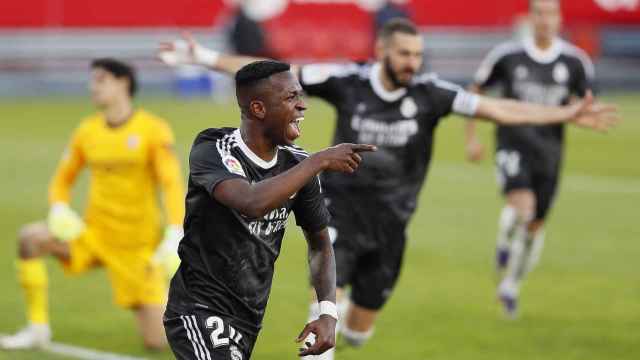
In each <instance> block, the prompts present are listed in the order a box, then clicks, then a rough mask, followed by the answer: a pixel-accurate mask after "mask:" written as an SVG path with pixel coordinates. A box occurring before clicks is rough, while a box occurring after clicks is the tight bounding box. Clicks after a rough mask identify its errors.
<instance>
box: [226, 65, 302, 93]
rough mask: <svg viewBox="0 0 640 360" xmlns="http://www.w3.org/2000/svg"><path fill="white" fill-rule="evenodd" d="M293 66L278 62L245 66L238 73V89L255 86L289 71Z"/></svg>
mask: <svg viewBox="0 0 640 360" xmlns="http://www.w3.org/2000/svg"><path fill="white" fill-rule="evenodd" d="M290 69H291V65H289V64H287V63H284V62H281V61H276V60H259V61H254V62H252V63H250V64H247V65H245V66H243V67H242V68H241V69H240V70H238V72H237V73H236V77H235V79H236V87H248V86H253V85H255V84H257V83H258V82H260V81H261V80H264V79H266V78H268V77H270V76H271V75H273V74H277V73H281V72H285V71H289V70H290Z"/></svg>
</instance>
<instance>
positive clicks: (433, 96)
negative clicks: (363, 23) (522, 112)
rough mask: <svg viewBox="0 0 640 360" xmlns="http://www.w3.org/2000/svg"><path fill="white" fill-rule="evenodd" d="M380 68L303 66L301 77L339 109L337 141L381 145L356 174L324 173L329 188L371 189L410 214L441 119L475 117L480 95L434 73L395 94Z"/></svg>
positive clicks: (304, 84)
mask: <svg viewBox="0 0 640 360" xmlns="http://www.w3.org/2000/svg"><path fill="white" fill-rule="evenodd" d="M380 70H381V64H379V63H374V64H342V65H338V64H318V65H316V64H311V65H305V66H302V67H301V69H300V76H299V78H300V83H301V84H302V87H303V89H304V90H305V92H306V93H307V94H308V95H310V96H317V97H320V98H322V99H324V100H326V101H328V102H329V103H331V104H332V105H333V106H334V107H335V109H336V111H337V123H336V128H335V132H334V136H333V143H334V144H339V143H365V144H373V145H377V147H378V151H376V152H373V153H365V154H364V156H363V159H364V161H363V162H362V163H361V164H360V167H359V168H358V170H357V171H356V172H355V173H354V174H342V173H324V174H323V181H324V185H325V186H326V188H327V191H329V189H330V188H331V187H337V186H340V187H348V188H352V189H354V191H365V192H366V191H369V190H371V194H372V195H380V196H383V197H385V198H388V199H389V207H390V209H391V210H393V211H396V212H398V214H399V215H401V216H402V217H407V216H409V215H410V214H411V213H412V212H413V209H414V208H415V202H416V197H417V194H418V192H419V191H420V188H421V186H422V183H423V181H424V179H425V176H426V173H427V169H428V166H429V162H430V159H431V149H432V144H433V135H434V130H435V128H436V126H437V125H438V122H439V121H440V118H442V117H444V116H446V115H448V114H449V113H451V112H457V113H461V114H464V115H474V113H475V108H476V107H477V97H476V96H475V95H473V94H470V93H468V92H466V91H465V90H464V89H462V88H460V87H459V86H456V85H454V84H451V83H448V82H446V81H442V80H439V79H438V78H437V76H435V75H433V74H422V75H418V76H416V77H415V78H414V80H413V82H412V83H411V84H410V86H407V87H405V88H400V89H398V90H395V91H393V92H389V91H387V90H386V89H385V88H384V87H383V86H382V82H381V80H380Z"/></svg>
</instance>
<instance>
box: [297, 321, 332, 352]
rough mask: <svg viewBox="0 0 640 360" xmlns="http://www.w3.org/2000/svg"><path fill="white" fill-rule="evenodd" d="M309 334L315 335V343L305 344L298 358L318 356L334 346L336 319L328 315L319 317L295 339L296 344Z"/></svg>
mask: <svg viewBox="0 0 640 360" xmlns="http://www.w3.org/2000/svg"><path fill="white" fill-rule="evenodd" d="M309 334H315V336H316V341H315V342H314V343H313V344H311V343H305V344H303V345H304V346H303V347H302V348H301V349H300V352H299V353H298V356H307V355H320V354H322V353H324V352H325V351H327V350H329V349H331V348H332V347H334V346H335V345H336V319H334V318H333V317H331V316H329V315H320V318H318V320H315V321H312V322H310V323H308V324H307V325H306V326H305V327H304V329H302V332H301V333H300V335H299V336H298V338H297V339H296V342H297V343H300V342H302V341H304V340H305V339H306V338H307V337H308V336H309Z"/></svg>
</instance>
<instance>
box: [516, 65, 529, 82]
mask: <svg viewBox="0 0 640 360" xmlns="http://www.w3.org/2000/svg"><path fill="white" fill-rule="evenodd" d="M514 75H515V77H516V79H517V80H523V79H526V78H527V76H529V69H527V68H526V67H524V66H522V65H520V66H517V67H516V69H515V70H514Z"/></svg>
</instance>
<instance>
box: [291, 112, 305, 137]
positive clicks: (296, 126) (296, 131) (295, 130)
mask: <svg viewBox="0 0 640 360" xmlns="http://www.w3.org/2000/svg"><path fill="white" fill-rule="evenodd" d="M302 120H304V117H299V118H295V119H294V120H292V121H291V122H290V123H289V135H290V138H292V139H295V138H297V137H298V136H300V123H301V122H302Z"/></svg>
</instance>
